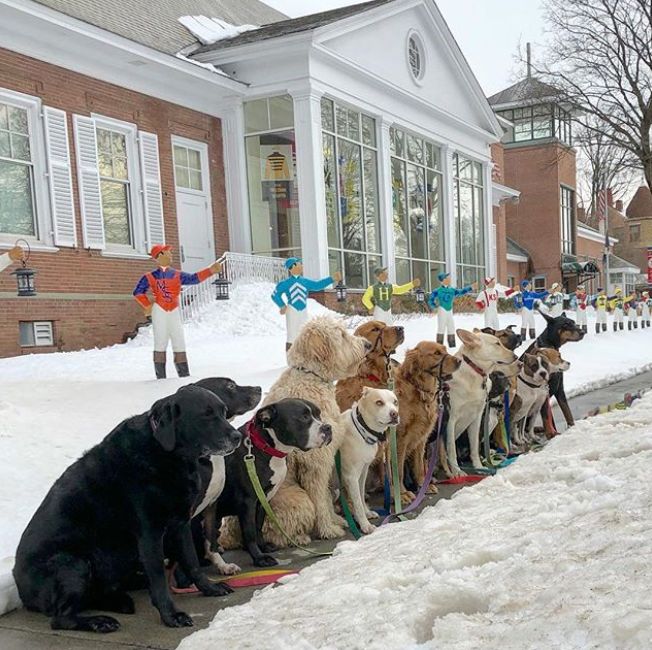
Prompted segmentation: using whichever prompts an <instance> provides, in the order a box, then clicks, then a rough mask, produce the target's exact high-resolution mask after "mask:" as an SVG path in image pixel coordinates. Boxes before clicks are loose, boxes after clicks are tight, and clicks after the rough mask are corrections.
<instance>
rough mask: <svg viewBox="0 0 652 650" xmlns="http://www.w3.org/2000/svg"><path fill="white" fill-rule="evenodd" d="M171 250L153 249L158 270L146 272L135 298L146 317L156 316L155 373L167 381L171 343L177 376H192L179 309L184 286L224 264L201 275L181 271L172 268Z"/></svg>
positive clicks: (197, 280)
mask: <svg viewBox="0 0 652 650" xmlns="http://www.w3.org/2000/svg"><path fill="white" fill-rule="evenodd" d="M171 251H172V247H171V246H166V245H164V244H157V245H156V246H153V247H152V250H151V251H150V253H149V254H150V256H151V257H152V259H154V260H156V263H157V264H158V268H157V269H155V270H154V271H152V272H151V273H145V275H143V277H142V278H140V280H139V281H138V284H137V285H136V288H135V289H134V298H135V299H136V300H137V301H138V302H139V303H140V305H141V306H142V308H143V311H144V312H145V315H146V316H150V315H151V317H152V331H153V333H154V371H155V372H156V378H157V379H165V361H166V353H167V347H168V343H169V342H171V343H172V351H173V352H174V365H175V367H176V369H177V374H178V375H179V377H188V375H189V374H190V370H189V369H188V357H187V355H186V340H185V337H184V335H183V321H182V319H181V310H180V309H179V296H180V295H181V287H182V286H186V285H189V284H199V283H200V282H203V281H204V280H206V279H207V278H210V277H211V275H214V274H215V273H219V272H220V270H221V269H222V266H221V264H220V263H219V262H215V263H214V264H212V265H211V266H209V267H208V268H207V269H202V270H201V271H197V273H184V272H182V271H177V270H176V269H173V268H172V266H171V264H172V252H171ZM148 291H150V292H151V293H152V296H153V298H154V301H153V302H151V301H150V299H149V298H148V296H147V292H148Z"/></svg>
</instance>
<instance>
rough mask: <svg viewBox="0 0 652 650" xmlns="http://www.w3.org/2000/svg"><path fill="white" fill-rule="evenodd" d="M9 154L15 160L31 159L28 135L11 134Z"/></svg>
mask: <svg viewBox="0 0 652 650" xmlns="http://www.w3.org/2000/svg"><path fill="white" fill-rule="evenodd" d="M11 155H12V157H13V158H15V159H16V160H31V156H30V152H29V137H28V136H26V135H16V134H15V133H12V134H11Z"/></svg>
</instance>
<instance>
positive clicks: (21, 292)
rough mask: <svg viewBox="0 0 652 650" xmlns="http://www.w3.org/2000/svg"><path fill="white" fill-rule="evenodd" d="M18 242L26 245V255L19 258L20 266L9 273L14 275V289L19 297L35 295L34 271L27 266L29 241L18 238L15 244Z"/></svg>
mask: <svg viewBox="0 0 652 650" xmlns="http://www.w3.org/2000/svg"><path fill="white" fill-rule="evenodd" d="M18 242H24V243H25V245H26V246H27V257H23V259H22V260H21V263H22V267H21V268H18V269H16V270H15V271H12V273H11V275H15V276H16V289H17V293H18V296H19V297H21V298H22V297H26V296H35V295H36V286H35V284H34V276H35V275H36V271H35V270H34V269H30V268H29V267H28V266H27V262H28V261H29V257H30V254H31V249H30V247H29V242H28V241H26V240H24V239H18V240H16V246H18Z"/></svg>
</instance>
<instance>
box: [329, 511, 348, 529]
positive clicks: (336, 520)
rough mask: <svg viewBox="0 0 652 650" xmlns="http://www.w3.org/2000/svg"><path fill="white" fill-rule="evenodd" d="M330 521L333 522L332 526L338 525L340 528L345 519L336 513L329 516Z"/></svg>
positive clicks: (342, 526) (343, 524) (344, 523)
mask: <svg viewBox="0 0 652 650" xmlns="http://www.w3.org/2000/svg"><path fill="white" fill-rule="evenodd" d="M331 521H332V522H333V526H339V527H340V528H344V526H345V525H346V520H345V519H344V517H340V516H339V515H337V514H335V515H333V516H332V517H331Z"/></svg>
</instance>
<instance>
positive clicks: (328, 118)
mask: <svg viewBox="0 0 652 650" xmlns="http://www.w3.org/2000/svg"><path fill="white" fill-rule="evenodd" d="M321 126H322V128H323V129H326V130H327V131H335V121H334V120H333V102H332V101H331V100H330V99H326V98H322V100H321Z"/></svg>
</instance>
